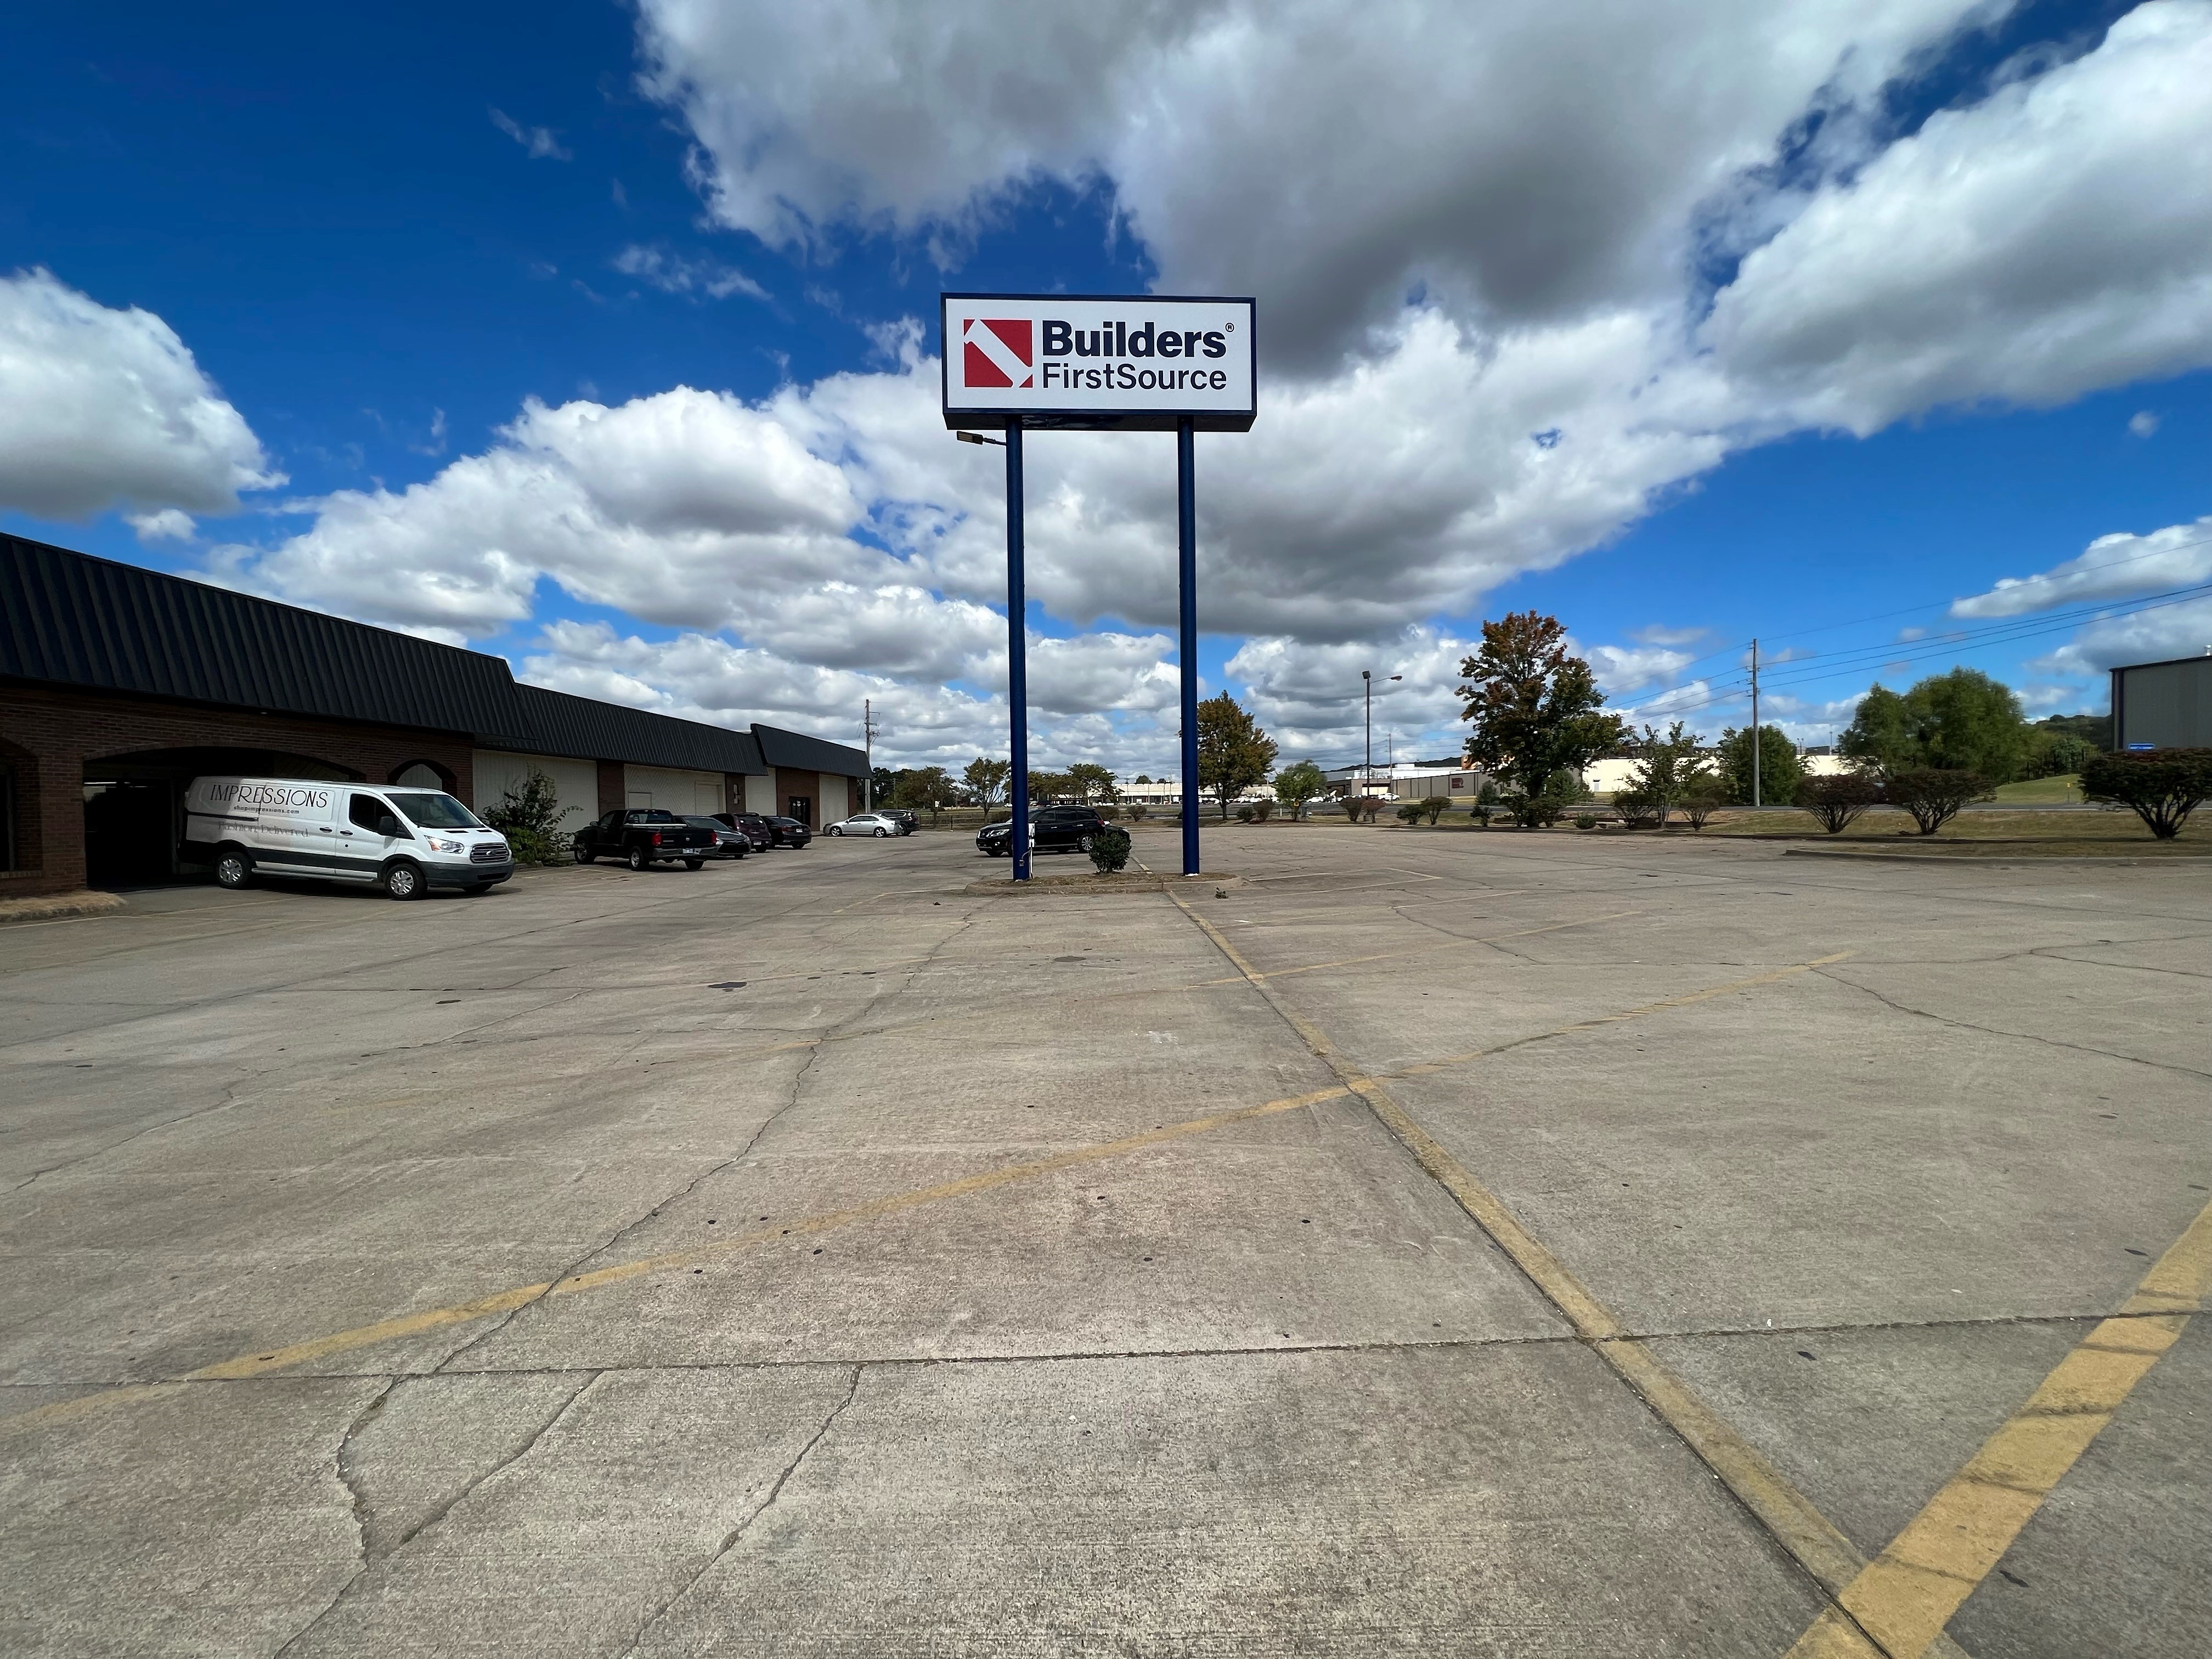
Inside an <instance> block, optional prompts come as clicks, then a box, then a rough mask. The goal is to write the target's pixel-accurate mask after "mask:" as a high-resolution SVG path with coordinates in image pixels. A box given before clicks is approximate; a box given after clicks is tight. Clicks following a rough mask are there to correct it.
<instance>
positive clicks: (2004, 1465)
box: [1790, 1204, 2212, 1659]
mask: <svg viewBox="0 0 2212 1659" xmlns="http://www.w3.org/2000/svg"><path fill="white" fill-rule="evenodd" d="M2208 1282H2212V1204H2208V1205H2206V1206H2204V1208H2203V1209H2202V1210H2200V1211H2198V1212H2197V1218H2196V1220H2194V1221H2192V1222H2191V1223H2190V1224H2189V1226H2188V1228H2187V1230H2186V1231H2184V1232H2183V1233H2182V1235H2181V1237H2179V1238H2178V1239H2176V1240H2175V1241H2174V1243H2173V1246H2172V1249H2168V1250H2167V1251H2166V1254H2165V1255H2162V1256H2160V1258H2159V1259H2158V1262H2157V1264H2156V1265H2155V1266H2154V1267H2152V1268H2151V1270H2150V1271H2149V1272H2148V1273H2146V1274H2144V1275H2143V1278H2142V1283H2140V1284H2139V1285H2136V1291H2135V1294H2134V1295H2132V1296H2130V1297H2129V1298H2128V1299H2127V1301H2126V1302H2125V1303H2124V1304H2122V1306H2121V1309H2120V1312H2119V1313H2118V1315H2117V1316H2114V1317H2112V1318H2111V1319H2107V1320H2106V1321H2104V1322H2102V1323H2100V1325H2098V1327H2097V1328H2095V1329H2094V1330H2093V1331H2091V1332H2090V1333H2089V1334H2088V1335H2087V1336H2086V1337H2084V1338H2082V1339H2081V1342H2080V1343H2079V1344H2078V1345H2076V1346H2075V1348H2074V1350H2073V1352H2070V1353H2069V1354H2068V1355H2067V1356H2066V1357H2065V1358H2063V1359H2062V1360H2060V1361H2059V1362H2058V1364H2057V1366H2056V1367H2055V1368H2054V1369H2053V1370H2051V1375H2050V1376H2046V1377H2045V1378H2044V1379H2043V1382H2042V1384H2041V1386H2039V1388H2038V1389H2036V1391H2035V1392H2034V1393H2033V1394H2032V1395H2029V1396H2028V1398H2027V1403H2026V1404H2025V1405H2023V1406H2021V1408H2020V1409H2019V1410H2018V1411H2016V1412H2015V1413H2013V1414H2012V1416H2011V1417H2009V1418H2008V1419H2006V1420H2005V1422H2004V1424H2003V1425H2002V1426H2001V1427H2000V1428H1999V1429H1998V1430H1997V1431H1996V1433H1995V1434H1992V1435H1991V1436H1990V1437H1989V1438H1988V1439H1987V1440H1985V1441H1984V1442H1983V1443H1982V1448H1981V1449H1980V1450H1979V1451H1978V1452H1976V1453H1975V1454H1974V1455H1973V1456H1972V1458H1970V1459H1969V1460H1968V1461H1967V1462H1966V1467H1965V1468H1961V1469H1960V1471H1959V1472H1958V1474H1954V1475H1953V1476H1952V1477H1951V1479H1950V1480H1948V1481H1947V1482H1946V1483H1945V1484H1944V1486H1943V1489H1942V1491H1941V1492H1937V1493H1936V1496H1935V1497H1933V1498H1929V1500H1928V1504H1927V1507H1926V1508H1924V1509H1923V1510H1921V1511H1920V1513H1919V1514H1918V1515H1917V1516H1914V1517H1913V1518H1912V1520H1911V1522H1909V1523H1908V1524H1907V1525H1906V1527H1905V1530H1904V1531H1903V1532H1901V1533H1899V1534H1898V1535H1897V1537H1896V1539H1895V1540H1894V1541H1892V1543H1891V1544H1890V1546H1889V1547H1888V1548H1887V1549H1885V1550H1884V1551H1882V1553H1881V1554H1880V1555H1879V1556H1877V1557H1875V1559H1874V1561H1873V1563H1872V1564H1871V1565H1869V1566H1868V1567H1867V1568H1866V1570H1865V1571H1863V1572H1861V1573H1860V1574H1859V1575H1858V1576H1857V1577H1856V1578H1854V1579H1853V1580H1852V1581H1851V1583H1850V1584H1849V1585H1848V1586H1847V1587H1846V1588H1845V1589H1844V1593H1843V1595H1841V1596H1840V1597H1839V1598H1838V1600H1839V1601H1840V1603H1841V1606H1842V1608H1843V1610H1844V1611H1843V1613H1838V1611H1837V1610H1836V1609H1834V1608H1831V1609H1829V1610H1828V1611H1827V1612H1826V1613H1823V1614H1821V1616H1820V1619H1818V1620H1815V1621H1814V1625H1813V1626H1812V1628H1811V1629H1809V1630H1808V1631H1807V1632H1805V1634H1804V1635H1803V1636H1802V1637H1801V1638H1798V1641H1797V1644H1796V1646H1795V1647H1793V1648H1791V1649H1790V1659H1835V1656H1841V1655H1845V1654H1852V1655H1857V1654H1862V1653H1865V1652H1868V1651H1869V1649H1866V1648H1863V1647H1852V1646H1850V1645H1849V1643H1850V1638H1851V1637H1852V1636H1853V1635H1854V1634H1856V1632H1853V1631H1852V1630H1851V1629H1850V1624H1851V1622H1852V1621H1854V1620H1855V1621H1856V1623H1857V1626H1859V1627H1860V1628H1862V1629H1863V1630H1864V1631H1865V1632H1867V1633H1868V1634H1869V1635H1871V1636H1872V1637H1873V1638H1874V1639H1875V1641H1876V1642H1878V1643H1879V1644H1881V1647H1880V1651H1881V1652H1882V1653H1884V1654H1886V1655H1887V1656H1888V1659H1919V1656H1920V1655H1921V1654H1923V1653H1925V1652H1927V1651H1928V1650H1929V1644H1931V1643H1933V1642H1935V1641H1936V1638H1938V1637H1939V1636H1940V1635H1941V1634H1942V1630H1943V1627H1944V1626H1946V1625H1948V1623H1950V1621H1951V1619H1952V1616H1953V1615H1954V1613H1957V1612H1958V1610H1959V1609H1960V1607H1962V1606H1963V1605H1965V1602H1966V1598H1967V1597H1968V1596H1969V1595H1972V1594H1973V1593H1974V1590H1975V1589H1976V1587H1977V1586H1978V1585H1979V1584H1980V1583H1981V1582H1982V1580H1983V1579H1984V1578H1986V1577H1989V1575H1990V1571H1991V1570H1992V1569H1993V1568H1994V1567H1996V1564H1997V1563H1998V1561H1999V1560H2001V1559H2003V1556H2004V1553H2005V1552H2006V1551H2007V1550H2008V1549H2010V1548H2011V1547H2012V1545H2013V1541H2014V1540H2015V1539H2016V1538H2018V1537H2019V1536H2020V1532H2021V1528H2023V1527H2025V1526H2026V1525H2027V1523H2028V1522H2029V1521H2030V1519H2032V1518H2033V1516H2034V1514H2035V1512H2036V1510H2039V1509H2040V1508H2041V1507H2042V1506H2043V1500H2044V1499H2045V1498H2047V1497H2048V1496H2050V1493H2051V1488H2052V1487H2054V1486H2057V1484H2058V1483H2059V1481H2060V1480H2063V1479H2064V1477H2065V1474H2066V1472H2067V1471H2068V1470H2069V1469H2070V1468H2073V1467H2074V1464H2075V1460H2076V1459H2078V1458H2079V1457H2080V1456H2081V1454H2082V1453H2083V1452H2085V1451H2087V1449H2089V1443H2090V1442H2091V1441H2093V1440H2094V1439H2095V1438H2096V1437H2097V1436H2098V1435H2099V1434H2100V1432H2102V1431H2103V1430H2104V1427H2105V1425H2106V1424H2107V1423H2109V1422H2111V1421H2112V1414H2113V1413H2115V1412H2117V1411H2118V1410H2119V1408H2120V1406H2121V1404H2122V1403H2123V1402H2124V1401H2125V1400H2126V1399H2127V1397H2128V1395H2130V1393H2132V1392H2133V1391H2134V1389H2135V1386H2136V1383H2140V1382H2142V1379H2143V1378H2144V1377H2145V1376H2148V1374H2149V1372H2150V1368H2151V1367H2152V1366H2154V1365H2155V1364H2158V1362H2159V1359H2160V1357H2161V1356H2162V1355H2163V1354H2164V1353H2165V1352H2166V1350H2167V1349H2169V1348H2171V1347H2172V1346H2173V1345H2174V1342H2175V1340H2177V1339H2178V1338H2179V1336H2180V1335H2181V1333H2182V1332H2183V1331H2184V1330H2185V1329H2186V1328H2188V1325H2189V1316H2190V1315H2191V1314H2192V1313H2197V1312H2202V1311H2203V1302H2204V1293H2205V1289H2206V1286H2207V1284H2208ZM1844 1613H1848V1614H1849V1615H1850V1617H1849V1619H1848V1620H1847V1619H1846V1618H1845V1617H1844ZM1861 1639H1863V1638H1861Z"/></svg>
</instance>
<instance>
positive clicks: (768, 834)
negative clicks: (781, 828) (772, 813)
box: [711, 812, 775, 853]
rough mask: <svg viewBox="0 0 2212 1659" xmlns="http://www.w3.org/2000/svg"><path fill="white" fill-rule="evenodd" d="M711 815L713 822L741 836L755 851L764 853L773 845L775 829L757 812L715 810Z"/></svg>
mask: <svg viewBox="0 0 2212 1659" xmlns="http://www.w3.org/2000/svg"><path fill="white" fill-rule="evenodd" d="M711 816H712V817H714V821H715V823H720V824H721V825H723V826H724V827H726V828H727V829H734V830H736V831H737V832H738V834H739V835H741V836H744V838H745V840H746V842H748V843H749V844H750V846H751V848H752V849H753V851H754V852H756V853H765V852H767V851H768V849H769V848H771V847H773V846H775V830H774V829H772V828H770V827H769V821H768V820H767V819H766V818H764V817H762V816H761V815H760V814H759V813H757V812H716V813H714V814H712V815H711Z"/></svg>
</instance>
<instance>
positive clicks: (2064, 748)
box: [2021, 726, 2102, 778]
mask: <svg viewBox="0 0 2212 1659" xmlns="http://www.w3.org/2000/svg"><path fill="white" fill-rule="evenodd" d="M2101 752H2102V751H2101V750H2099V749H2098V747H2097V745H2096V744H2093V743H2091V742H2090V741H2089V740H2088V739H2087V738H2077V737H2075V735H2074V734H2073V733H2072V732H2053V731H2051V730H2050V729H2049V728H2048V727H2045V726H2029V727H2028V728H2027V761H2026V762H2025V763H2023V764H2022V765H2021V776H2023V777H2030V778H2063V777H2066V776H2069V775H2071V774H2073V773H2075V772H2079V771H2080V770H2081V769H2082V768H2083V767H2085V766H2087V764H2088V763H2090V762H2091V761H2093V760H2094V759H2095V758H2096V757H2098V755H2099V754H2100V753H2101Z"/></svg>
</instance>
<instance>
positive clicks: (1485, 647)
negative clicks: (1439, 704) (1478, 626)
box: [1459, 611, 1626, 797]
mask: <svg viewBox="0 0 2212 1659" xmlns="http://www.w3.org/2000/svg"><path fill="white" fill-rule="evenodd" d="M1566 638H1567V630H1566V629H1565V627H1564V626H1562V625H1561V623H1560V622H1559V618H1558V617H1544V616H1539V615H1538V614H1537V613H1536V612H1535V611H1516V612H1514V613H1512V614H1511V615H1510V616H1508V617H1506V618H1505V619H1504V621H1503V622H1494V623H1492V622H1486V623H1483V625H1482V648H1481V649H1480V650H1479V651H1477V652H1476V653H1474V655H1473V656H1471V657H1468V658H1467V659H1465V660H1464V661H1462V663H1461V664H1460V665H1459V671H1460V672H1461V673H1462V674H1463V675H1465V676H1466V677H1467V679H1468V684H1465V685H1462V686H1461V687H1460V688H1459V694H1460V696H1462V697H1463V698H1465V699H1466V703H1465V707H1464V708H1463V709H1462V714H1461V716H1460V717H1461V718H1462V720H1466V721H1467V722H1468V738H1467V758H1468V763H1470V764H1472V765H1474V766H1479V767H1480V768H1481V769H1483V770H1485V771H1486V772H1491V773H1493V774H1498V775H1502V776H1503V777H1504V778H1505V779H1506V780H1507V781H1510V782H1511V783H1513V784H1515V785H1516V786H1517V787H1518V788H1519V790H1520V792H1521V793H1522V794H1523V795H1524V796H1529V797H1534V796H1538V795H1541V794H1543V793H1545V791H1546V786H1547V783H1548V782H1549V781H1551V779H1552V777H1553V774H1555V773H1558V772H1563V771H1564V772H1570V773H1577V774H1578V773H1580V772H1581V770H1582V769H1583V768H1584V767H1585V766H1588V765H1589V763H1590V762H1592V761H1593V760H1595V759H1596V758H1597V757H1599V756H1600V755H1601V754H1603V753H1604V752H1605V751H1606V750H1608V749H1610V748H1612V747H1613V745H1614V744H1618V743H1620V740H1621V738H1622V737H1623V736H1624V735H1625V731H1626V728H1624V727H1623V726H1622V725H1621V722H1620V716H1618V715H1616V714H1607V713H1605V712H1604V709H1603V707H1602V705H1603V703H1604V702H1605V699H1604V697H1603V696H1601V695H1600V693H1599V691H1598V689H1597V684H1596V682H1595V680H1594V679H1593V678H1591V675H1590V668H1589V664H1588V663H1586V662H1584V661H1583V659H1581V658H1580V657H1574V656H1570V655H1568V654H1567V646H1566Z"/></svg>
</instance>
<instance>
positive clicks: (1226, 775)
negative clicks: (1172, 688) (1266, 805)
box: [1198, 691, 1275, 820]
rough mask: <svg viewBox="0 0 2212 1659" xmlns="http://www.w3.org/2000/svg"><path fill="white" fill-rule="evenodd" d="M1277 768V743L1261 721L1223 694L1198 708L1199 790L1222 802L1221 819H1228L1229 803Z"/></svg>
mask: <svg viewBox="0 0 2212 1659" xmlns="http://www.w3.org/2000/svg"><path fill="white" fill-rule="evenodd" d="M1274 769H1275V740H1274V739H1273V738H1271V737H1269V736H1268V735H1267V733H1266V732H1262V731H1261V729H1260V726H1259V722H1257V721H1256V720H1254V719H1253V718H1252V716H1251V715H1250V714H1247V713H1246V712H1245V711H1244V710H1243V708H1239V707H1238V706H1237V699H1236V698H1234V697H1232V696H1230V695H1229V694H1228V693H1227V692H1226V691H1224V692H1223V693H1222V694H1221V695H1220V696H1216V697H1208V698H1207V699H1206V701H1205V702H1202V703H1200V704H1199V706H1198V787H1199V793H1201V794H1211V795H1212V796H1213V797H1214V798H1215V799H1218V801H1219V802H1220V803H1221V816H1222V817H1223V819H1224V820H1226V819H1227V818H1228V817H1229V803H1230V802H1231V801H1232V800H1234V799H1237V796H1239V795H1241V794H1243V793H1244V792H1245V791H1246V790H1247V789H1249V788H1252V787H1255V785H1258V784H1262V783H1265V782H1267V775H1268V774H1269V773H1270V772H1272V771H1273V770H1274Z"/></svg>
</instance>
